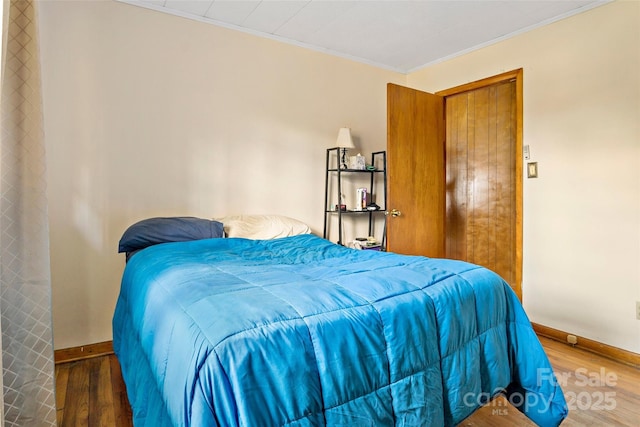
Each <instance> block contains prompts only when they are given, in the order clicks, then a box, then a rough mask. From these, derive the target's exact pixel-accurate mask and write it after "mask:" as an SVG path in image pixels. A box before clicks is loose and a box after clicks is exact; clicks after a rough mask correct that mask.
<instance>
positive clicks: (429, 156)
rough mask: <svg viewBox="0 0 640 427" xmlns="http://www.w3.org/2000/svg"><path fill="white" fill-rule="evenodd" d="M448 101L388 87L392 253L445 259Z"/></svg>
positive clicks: (400, 88)
mask: <svg viewBox="0 0 640 427" xmlns="http://www.w3.org/2000/svg"><path fill="white" fill-rule="evenodd" d="M444 139H445V123H444V98H443V97H441V96H437V95H434V94H430V93H427V92H421V91H418V90H414V89H410V88H407V87H403V86H398V85H395V84H391V83H390V84H388V85H387V165H388V171H389V173H388V176H389V180H388V185H387V187H388V194H387V201H388V205H387V209H388V210H389V211H390V212H394V211H397V212H399V213H400V214H399V216H394V215H393V214H391V215H389V216H388V218H387V250H389V251H391V252H396V253H403V254H411V255H425V256H429V257H434V258H442V257H444V255H445V238H444V227H445V221H444V215H445V197H446V193H445V170H444V167H445V166H444V165H445V151H444Z"/></svg>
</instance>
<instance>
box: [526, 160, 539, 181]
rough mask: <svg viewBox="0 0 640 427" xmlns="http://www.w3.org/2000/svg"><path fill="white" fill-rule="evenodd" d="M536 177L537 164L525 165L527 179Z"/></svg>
mask: <svg viewBox="0 0 640 427" xmlns="http://www.w3.org/2000/svg"><path fill="white" fill-rule="evenodd" d="M537 177H538V162H531V163H527V178H537Z"/></svg>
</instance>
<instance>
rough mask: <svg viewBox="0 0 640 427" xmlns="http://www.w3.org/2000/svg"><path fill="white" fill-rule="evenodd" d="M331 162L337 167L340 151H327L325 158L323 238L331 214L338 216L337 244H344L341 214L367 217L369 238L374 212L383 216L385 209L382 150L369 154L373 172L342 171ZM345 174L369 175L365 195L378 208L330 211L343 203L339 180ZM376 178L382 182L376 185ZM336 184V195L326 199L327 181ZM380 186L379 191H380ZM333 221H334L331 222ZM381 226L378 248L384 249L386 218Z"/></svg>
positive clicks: (383, 156) (385, 159)
mask: <svg viewBox="0 0 640 427" xmlns="http://www.w3.org/2000/svg"><path fill="white" fill-rule="evenodd" d="M332 159H333V160H334V161H335V163H334V164H338V165H339V164H340V163H339V161H340V160H339V159H340V148H339V147H335V148H329V149H327V159H326V168H325V170H326V179H325V189H324V204H325V211H324V238H325V239H326V238H328V234H329V222H330V221H331V220H332V218H335V215H336V214H337V216H338V244H341V245H342V244H344V242H343V223H342V222H343V218H342V216H343V215H347V216H358V215H363V214H367V215H368V221H369V236H371V235H372V234H373V224H374V217H377V216H378V215H377V214H378V213H385V211H386V206H387V153H386V151H376V152H374V153H371V165H372V166H375V167H376V168H375V169H342V168H340V167H333V166H332V163H331V160H332ZM380 164H382V166H381V167H380V166H379V165H380ZM349 174H365V175H366V174H369V176H370V180H369V185H370V186H369V192H368V194H369V196H368V197H370V201H373V200H375V201H376V203H380V202H382V207H380V208H379V209H377V210H368V209H367V210H354V209H349V210H341V209H334V208H333V207H334V206H340V205H341V204H343V203H342V202H343V201H342V200H341V195H342V189H343V178H344V175H349ZM380 178H382V182H380ZM334 181H337V195H336V199H335V200H333V201H332V200H330V195H329V184H330V182H334ZM380 187H381V188H380ZM376 188H378V189H380V190H381V191H380V192H381V193H382V198H379V197H378V196H379V192H377V191H376ZM333 221H335V219H333ZM383 221H384V224H383V231H382V236H381V247H382V249H383V250H384V249H385V247H386V240H387V239H386V237H387V236H386V233H387V224H386V221H387V219H386V215H385V216H384V220H383Z"/></svg>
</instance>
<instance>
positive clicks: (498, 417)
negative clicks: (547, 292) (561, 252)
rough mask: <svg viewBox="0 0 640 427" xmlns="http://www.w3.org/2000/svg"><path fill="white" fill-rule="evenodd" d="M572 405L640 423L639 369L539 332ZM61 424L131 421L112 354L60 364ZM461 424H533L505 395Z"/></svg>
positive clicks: (622, 422)
mask: <svg viewBox="0 0 640 427" xmlns="http://www.w3.org/2000/svg"><path fill="white" fill-rule="evenodd" d="M540 341H541V342H542V344H543V346H544V348H545V350H546V352H547V355H548V356H549V359H550V360H551V364H552V365H553V369H554V372H555V374H556V377H557V378H558V380H559V381H560V383H561V385H562V387H563V391H564V394H565V398H566V399H567V403H568V405H569V409H570V412H569V416H568V418H567V419H566V420H565V421H564V422H563V423H562V425H563V426H568V427H571V426H629V427H639V426H640V369H637V368H633V367H630V366H628V365H624V364H621V363H617V362H615V361H612V360H610V359H607V358H604V357H601V356H597V355H595V354H592V353H590V352H587V351H584V350H580V349H577V348H572V347H570V346H568V345H567V344H564V343H559V342H556V341H552V340H550V339H547V338H544V337H541V338H540ZM56 399H57V405H58V406H57V407H58V426H59V427H67V426H71V427H76V426H77V427H80V426H87V427H113V426H117V427H129V426H132V422H131V408H130V407H129V403H128V401H127V396H126V391H125V386H124V383H123V381H122V376H121V373H120V365H119V364H118V360H117V359H116V357H115V356H114V355H109V356H100V357H94V358H91V359H85V360H81V361H77V362H69V363H62V364H58V365H56ZM460 426H487V427H489V426H491V427H503V426H505V427H506V426H518V427H521V426H535V424H534V423H532V422H531V421H530V420H529V419H528V418H526V417H525V416H524V415H522V414H521V413H520V412H518V411H517V410H516V409H514V408H513V406H511V405H510V404H509V402H507V401H506V400H505V399H501V398H498V399H494V400H493V401H491V402H490V403H489V404H488V405H486V406H484V407H483V408H481V409H480V410H478V411H476V412H475V413H474V414H473V415H471V416H470V417H469V418H467V419H466V420H465V421H464V422H462V423H461V424H460Z"/></svg>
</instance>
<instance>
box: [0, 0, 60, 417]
mask: <svg viewBox="0 0 640 427" xmlns="http://www.w3.org/2000/svg"><path fill="white" fill-rule="evenodd" d="M4 4H5V9H4V14H5V15H7V14H8V16H5V19H4V25H3V35H2V39H3V47H4V51H3V58H2V90H1V92H0V97H1V98H0V104H1V109H0V119H1V120H0V121H1V126H2V133H1V134H0V138H1V141H0V159H1V161H0V327H1V329H2V383H3V398H4V424H5V426H49V425H51V426H55V425H56V407H55V390H54V369H55V368H54V362H53V343H52V331H51V323H52V321H51V276H50V269H49V228H48V219H47V201H46V169H45V152H44V138H43V127H42V126H43V123H42V101H41V95H40V64H39V52H38V38H37V31H36V30H37V25H36V11H35V10H34V7H35V4H36V1H34V0H9V1H7V0H5V1H4Z"/></svg>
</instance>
